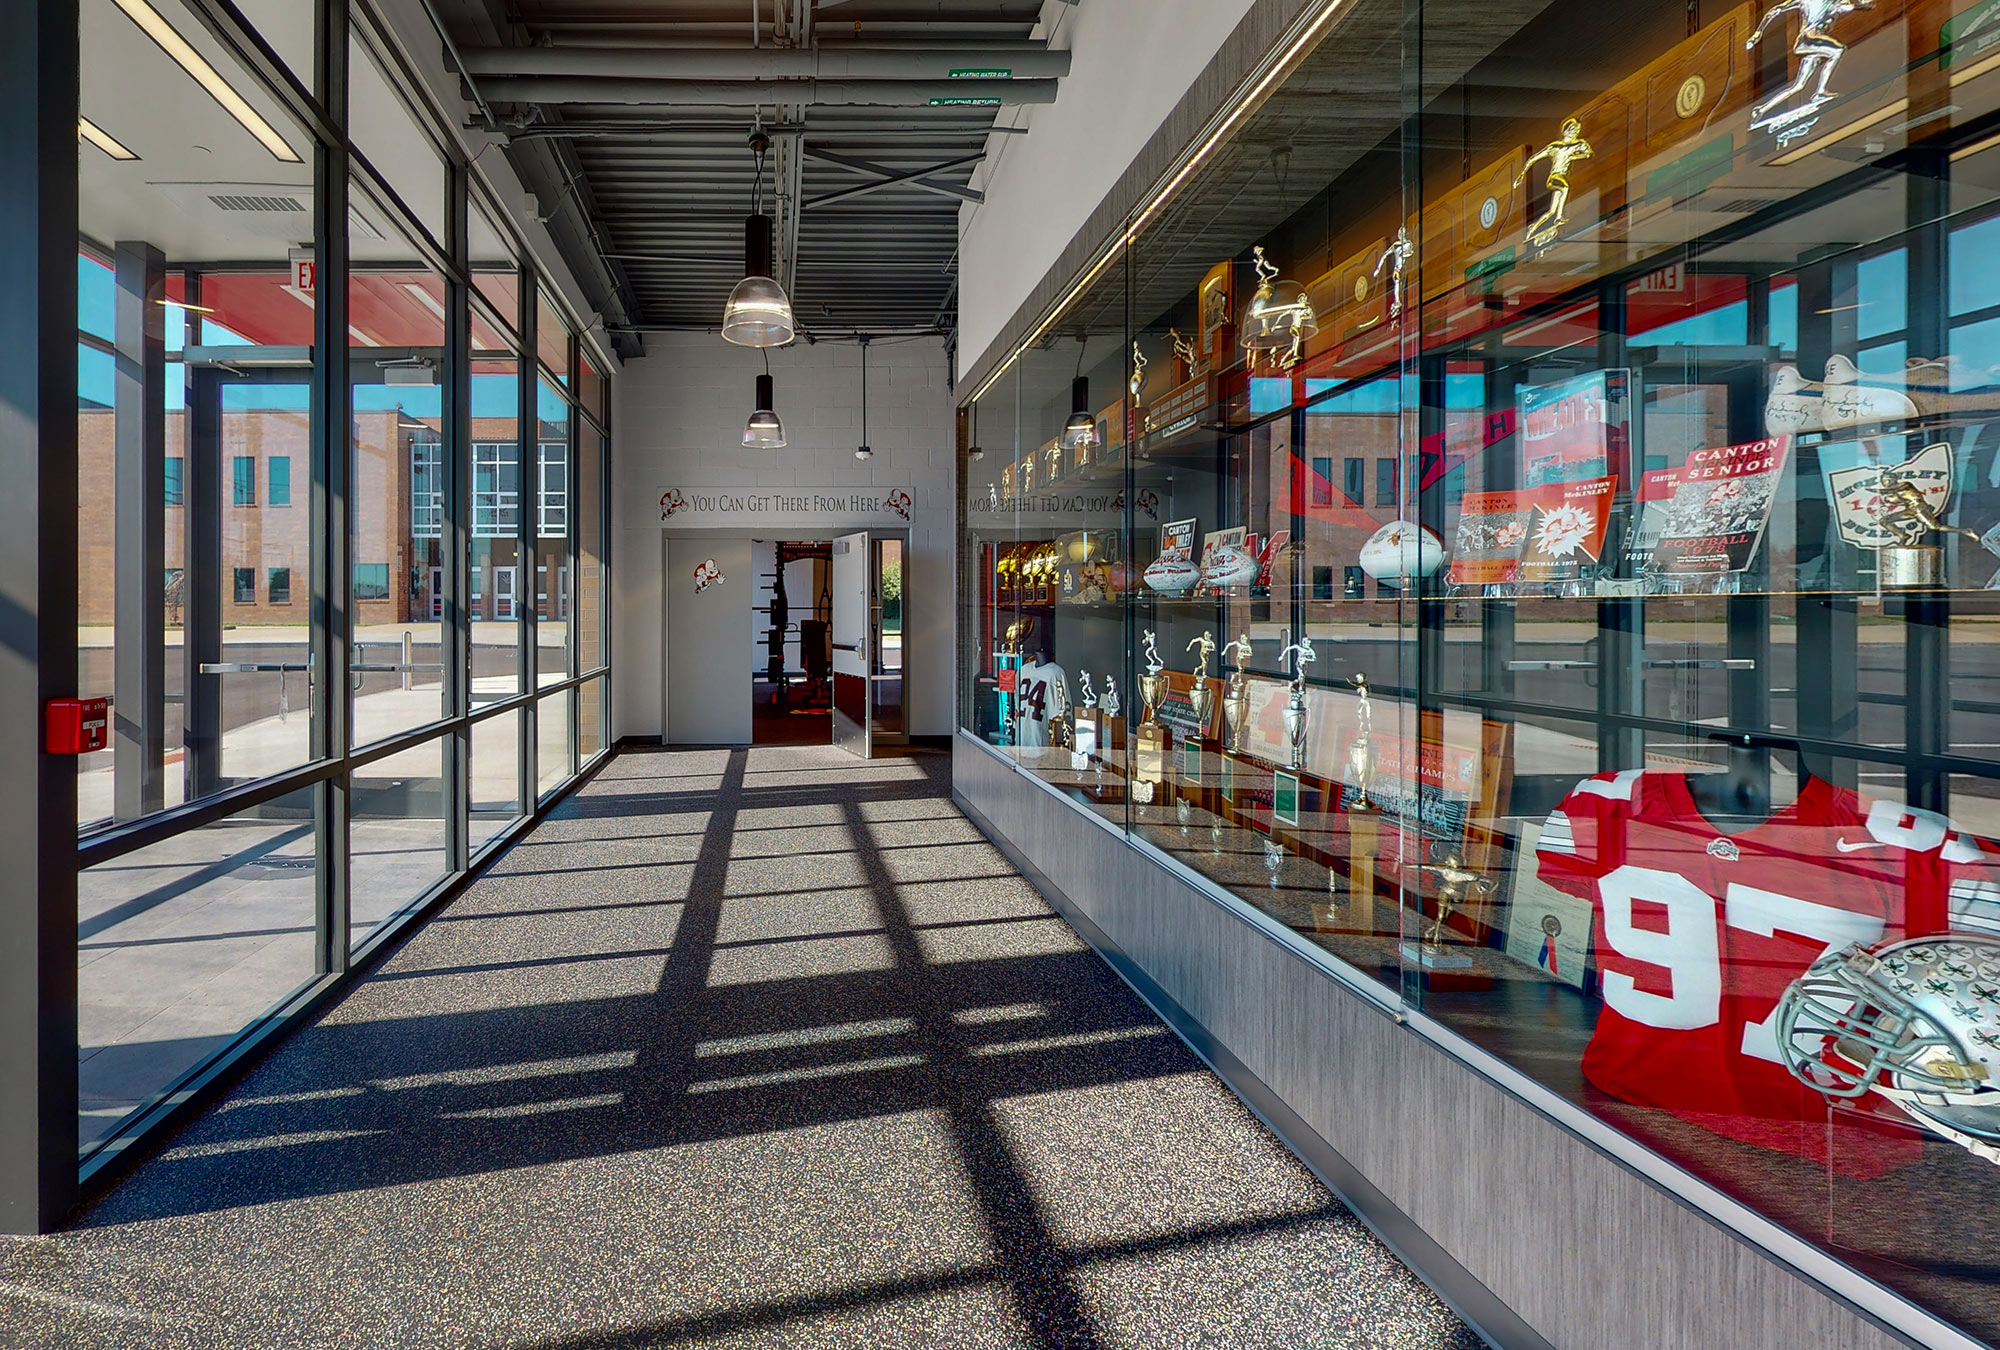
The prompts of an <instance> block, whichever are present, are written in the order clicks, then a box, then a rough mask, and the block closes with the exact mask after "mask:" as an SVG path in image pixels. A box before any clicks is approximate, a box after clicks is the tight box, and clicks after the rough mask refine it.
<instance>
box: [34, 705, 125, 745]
mask: <svg viewBox="0 0 2000 1350" xmlns="http://www.w3.org/2000/svg"><path fill="white" fill-rule="evenodd" d="M110 743H111V700H110V699H108V698H56V699H50V700H49V725H48V750H49V753H50V754H52V755H87V754H89V753H90V752H91V751H93V750H102V749H103V748H104V747H105V746H107V745H109V744H110Z"/></svg>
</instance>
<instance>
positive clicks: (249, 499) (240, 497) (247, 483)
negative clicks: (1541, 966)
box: [229, 455, 257, 506]
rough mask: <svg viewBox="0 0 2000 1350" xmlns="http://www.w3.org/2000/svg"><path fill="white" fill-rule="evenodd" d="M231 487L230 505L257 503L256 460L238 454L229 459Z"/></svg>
mask: <svg viewBox="0 0 2000 1350" xmlns="http://www.w3.org/2000/svg"><path fill="white" fill-rule="evenodd" d="M230 470H231V473H230V478H231V487H230V494H229V501H230V504H231V505H232V506H255V505H256V504H257V461H256V460H255V459H253V458H251V457H250V456H249V455H238V456H236V458H235V459H234V460H232V461H230Z"/></svg>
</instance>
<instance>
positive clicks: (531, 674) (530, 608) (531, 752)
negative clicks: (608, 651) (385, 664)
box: [514, 257, 541, 814]
mask: <svg viewBox="0 0 2000 1350" xmlns="http://www.w3.org/2000/svg"><path fill="white" fill-rule="evenodd" d="M518 266H519V267H520V276H521V284H520V301H521V313H520V317H519V320H518V332H519V334H520V337H521V349H522V352H523V353H524V355H523V356H522V358H521V364H520V388H519V395H520V410H519V415H520V426H519V429H518V432H517V434H516V436H515V438H514V439H515V443H516V444H517V445H518V446H519V447H520V450H519V452H518V456H519V459H520V461H521V484H522V486H523V487H524V488H525V487H526V486H527V485H528V484H529V483H531V482H533V483H534V484H535V486H536V488H537V490H539V487H540V484H539V481H538V476H539V474H540V468H539V466H538V465H537V464H536V463H535V459H536V454H538V453H539V446H540V444H541V421H540V412H541V407H540V379H541V363H540V362H539V361H537V360H536V359H535V356H534V352H535V317H536V316H535V295H536V292H537V290H539V289H540V284H541V279H540V277H539V276H538V275H537V274H536V272H535V269H534V267H533V266H532V265H531V264H530V263H529V262H528V260H527V258H526V257H523V258H521V259H520V260H519V262H518ZM530 447H537V451H536V454H531V453H530ZM521 496H522V497H523V498H524V500H523V501H522V503H521V507H520V510H519V511H517V512H516V520H515V535H514V539H515V543H514V551H515V553H516V555H517V556H516V558H515V566H516V574H515V575H516V578H517V580H516V581H515V583H514V595H515V601H514V605H515V608H514V621H515V623H516V624H518V625H519V627H517V628H516V630H515V632H516V634H517V636H516V638H515V645H516V647H517V659H516V667H517V669H518V670H519V671H520V680H521V692H522V693H524V694H527V695H528V696H529V697H528V700H527V703H526V704H525V705H524V706H523V708H522V711H521V741H520V755H521V765H520V767H521V811H522V813H523V814H528V813H532V812H533V811H534V809H535V799H536V796H537V792H536V788H537V786H538V783H539V779H538V778H537V777H536V770H535V748H536V725H535V719H536V715H537V713H538V712H539V711H540V693H541V691H540V689H539V688H538V687H537V684H536V681H537V678H538V676H537V673H536V672H537V667H538V666H539V664H540V661H539V657H540V653H539V652H537V651H536V650H535V617H536V616H535V604H534V586H535V519H534V517H535V510H534V509H533V508H532V507H531V506H530V504H529V501H528V500H525V498H526V496H527V494H526V493H525V492H523V493H522V494H521ZM535 506H539V502H535ZM523 574H525V578H526V585H527V588H528V603H527V604H525V605H523V604H522V603H521V602H520V595H521V587H522V582H521V580H520V579H519V578H520V577H522V576H523Z"/></svg>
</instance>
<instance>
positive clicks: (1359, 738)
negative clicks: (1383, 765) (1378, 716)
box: [1347, 675, 1375, 811]
mask: <svg viewBox="0 0 2000 1350" xmlns="http://www.w3.org/2000/svg"><path fill="white" fill-rule="evenodd" d="M1348 683H1350V684H1352V685H1353V686H1354V687H1355V689H1356V690H1358V691H1359V692H1360V694H1361V706H1360V708H1359V709H1357V710H1356V712H1355V714H1354V743H1353V744H1352V745H1350V746H1348V747H1347V773H1348V776H1349V777H1350V778H1352V779H1353V780H1354V801H1353V802H1352V803H1351V804H1350V806H1351V809H1354V810H1360V811H1371V810H1373V809H1374V807H1375V803H1373V802H1371V801H1369V800H1368V789H1369V788H1370V787H1372V786H1373V785H1374V783H1375V707H1374V705H1373V704H1372V703H1370V702H1369V701H1368V677H1367V676H1366V675H1356V676H1355V677H1354V678H1353V679H1352V680H1350V681H1348Z"/></svg>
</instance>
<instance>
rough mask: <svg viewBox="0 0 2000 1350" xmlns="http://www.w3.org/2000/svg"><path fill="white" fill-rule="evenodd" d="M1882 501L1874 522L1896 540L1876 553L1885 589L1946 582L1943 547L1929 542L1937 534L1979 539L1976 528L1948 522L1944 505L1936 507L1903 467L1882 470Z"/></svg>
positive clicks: (1899, 588) (1888, 467)
mask: <svg viewBox="0 0 2000 1350" xmlns="http://www.w3.org/2000/svg"><path fill="white" fill-rule="evenodd" d="M1881 482H1882V504H1881V505H1880V506H1879V507H1877V508H1876V511H1875V523H1876V524H1877V525H1880V526H1881V527H1882V529H1883V530H1884V531H1885V532H1886V533H1887V534H1888V535H1889V536H1890V537H1891V538H1893V539H1894V540H1895V542H1894V543H1893V544H1884V545H1882V547H1881V549H1880V551H1879V552H1878V553H1877V555H1876V556H1877V559H1878V564H1877V565H1878V567H1879V568H1880V571H1881V580H1882V587H1883V589H1884V590H1910V589H1913V588H1918V587H1925V586H1937V585H1941V584H1943V582H1944V548H1943V547H1942V546H1941V545H1938V544H1933V543H1930V542H1928V540H1929V538H1930V536H1932V535H1936V534H1962V535H1964V536H1965V537H1966V538H1967V539H1971V540H1974V541H1977V540H1978V538H1979V533H1978V531H1976V530H1966V529H1960V528H1959V527H1958V526H1955V525H1947V524H1945V522H1944V520H1943V518H1942V517H1941V516H1940V515H1939V514H1938V513H1939V512H1940V511H1941V510H1943V506H1942V504H1940V505H1938V506H1933V505H1932V504H1931V501H1930V499H1929V498H1928V497H1926V496H1925V495H1924V492H1923V489H1922V488H1920V487H1918V486H1917V485H1916V483H1914V482H1912V481H1911V480H1910V479H1909V478H1908V477H1907V476H1905V475H1904V474H1903V473H1902V472H1901V471H1900V467H1899V466H1898V467H1890V466H1884V467H1883V469H1882V479H1881Z"/></svg>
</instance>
